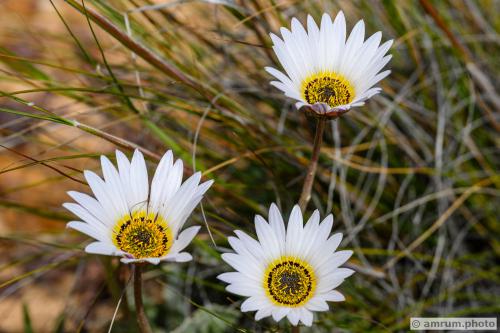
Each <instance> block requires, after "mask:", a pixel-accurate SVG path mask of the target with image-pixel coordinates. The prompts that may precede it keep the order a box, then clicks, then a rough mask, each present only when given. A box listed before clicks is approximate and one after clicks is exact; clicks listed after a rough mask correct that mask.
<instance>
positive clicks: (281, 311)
mask: <svg viewBox="0 0 500 333" xmlns="http://www.w3.org/2000/svg"><path fill="white" fill-rule="evenodd" d="M289 312H290V308H285V307H276V308H275V309H274V310H273V313H272V316H273V319H274V321H275V322H279V321H280V320H281V319H283V318H284V317H285V316H286V315H287V314H288V313H289Z"/></svg>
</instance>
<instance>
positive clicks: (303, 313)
mask: <svg viewBox="0 0 500 333" xmlns="http://www.w3.org/2000/svg"><path fill="white" fill-rule="evenodd" d="M300 321H301V322H302V323H303V324H304V325H306V326H311V325H312V322H313V313H312V312H311V311H309V310H307V309H306V308H300Z"/></svg>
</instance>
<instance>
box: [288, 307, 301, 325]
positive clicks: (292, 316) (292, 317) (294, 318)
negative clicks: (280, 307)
mask: <svg viewBox="0 0 500 333" xmlns="http://www.w3.org/2000/svg"><path fill="white" fill-rule="evenodd" d="M299 319H300V315H299V311H298V310H297V309H296V308H294V309H292V310H291V311H290V313H288V320H289V321H290V323H291V324H292V325H293V326H297V325H298V324H299Z"/></svg>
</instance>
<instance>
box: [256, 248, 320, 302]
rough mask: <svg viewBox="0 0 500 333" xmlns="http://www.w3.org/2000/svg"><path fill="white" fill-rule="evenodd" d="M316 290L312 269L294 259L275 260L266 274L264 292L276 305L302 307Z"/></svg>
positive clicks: (305, 263)
mask: <svg viewBox="0 0 500 333" xmlns="http://www.w3.org/2000/svg"><path fill="white" fill-rule="evenodd" d="M315 288H316V278H315V275H314V271H313V269H312V267H311V266H310V265H309V264H308V263H307V262H305V261H303V260H300V259H297V258H294V257H282V258H279V259H278V260H275V261H274V262H272V263H271V264H270V265H269V266H268V267H267V269H266V271H265V273H264V290H265V291H266V294H267V295H268V296H269V298H270V299H271V301H272V302H273V303H274V304H276V305H280V306H288V307H297V306H301V305H303V304H305V303H306V302H307V301H308V300H309V299H310V298H311V297H312V296H313V294H314V290H315Z"/></svg>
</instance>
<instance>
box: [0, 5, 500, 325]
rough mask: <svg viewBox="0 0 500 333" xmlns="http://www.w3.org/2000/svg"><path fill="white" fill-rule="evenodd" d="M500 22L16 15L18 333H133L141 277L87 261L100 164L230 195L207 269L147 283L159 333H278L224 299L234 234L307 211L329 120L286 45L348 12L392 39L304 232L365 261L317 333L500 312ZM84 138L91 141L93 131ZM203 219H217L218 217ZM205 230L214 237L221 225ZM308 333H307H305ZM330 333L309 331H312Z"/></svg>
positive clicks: (140, 10) (12, 301)
mask: <svg viewBox="0 0 500 333" xmlns="http://www.w3.org/2000/svg"><path fill="white" fill-rule="evenodd" d="M499 7H500V3H499V1H495V0H484V1H474V0H458V1H452V0H445V1H437V0H434V1H432V0H421V1H416V0H408V1H391V0H373V1H362V0H355V1H333V0H324V1H321V0H317V1H314V0H295V1H294V0H281V1H280V0H239V1H238V0H205V1H202V0H192V1H189V0H185V1H173V0H170V1H160V0H155V1H151V0H86V1H84V2H82V1H80V0H67V1H61V0H52V1H51V0H22V1H14V0H12V1H11V0H2V1H0V77H1V79H0V91H1V97H0V144H1V146H0V249H1V250H0V251H1V254H2V256H1V258H0V331H1V332H106V331H108V328H109V327H110V324H111V322H112V319H113V314H114V312H115V309H116V308H117V304H118V302H119V300H121V305H120V307H119V308H118V310H117V312H116V318H115V322H114V324H113V325H114V326H113V332H134V331H135V319H134V314H133V309H134V307H133V304H132V303H131V302H132V297H131V295H130V291H131V290H130V289H131V288H126V286H127V285H128V282H129V276H130V270H129V267H127V266H123V265H121V264H120V263H119V261H118V259H117V258H107V257H98V256H95V255H87V254H85V253H84V252H83V250H82V249H83V248H84V246H85V245H86V244H87V243H88V242H89V241H90V240H89V238H88V237H86V236H84V235H81V234H78V233H77V232H74V231H71V230H68V229H66V228H65V223H66V222H67V221H70V220H72V219H74V217H73V216H71V214H70V213H69V212H67V211H65V210H64V209H63V208H62V207H61V204H62V203H63V202H66V201H70V198H69V197H68V196H67V194H66V191H68V190H79V191H83V192H87V193H89V192H90V189H89V188H88V186H87V185H85V183H84V181H83V177H82V171H83V170H84V169H92V170H96V171H97V172H98V173H99V172H100V171H99V169H100V167H99V159H98V156H99V155H101V154H106V155H108V156H109V157H110V158H112V159H113V158H114V150H115V149H117V148H118V149H121V150H123V151H124V152H126V153H127V154H128V155H129V156H130V153H131V152H132V150H133V149H134V148H136V147H138V148H140V149H141V150H142V151H143V152H144V153H145V155H146V157H147V160H148V164H149V170H150V176H151V175H152V172H153V170H154V168H155V165H156V164H157V162H158V159H159V157H160V156H161V155H162V154H163V153H164V152H165V151H166V150H167V149H172V150H173V151H174V154H175V156H176V157H180V158H182V159H183V160H184V162H185V166H186V170H185V173H186V174H191V173H192V172H193V170H194V169H196V170H201V171H203V172H204V176H205V178H207V179H208V178H213V179H215V181H216V182H215V185H214V186H213V187H212V188H211V189H210V191H209V192H208V194H207V196H206V198H205V199H204V201H203V207H204V211H203V212H202V211H201V209H199V208H198V209H197V210H196V211H195V214H194V215H193V216H192V218H191V219H190V220H189V222H188V223H190V224H202V225H204V228H203V229H202V232H201V234H200V235H199V237H198V238H197V240H196V241H195V242H194V243H193V244H192V245H191V246H190V249H191V251H192V252H193V255H194V261H192V262H190V263H186V264H163V265H159V266H155V267H149V269H148V272H147V273H146V275H145V279H146V287H145V289H146V296H145V297H146V301H145V302H146V308H147V309H146V310H147V313H148V316H149V318H150V319H151V321H152V322H153V324H154V326H155V331H157V332H170V331H173V332H233V331H236V330H243V331H248V332H268V331H269V332H277V331H286V330H287V329H289V328H288V327H289V326H287V324H286V323H284V322H283V323H280V324H279V325H277V324H276V323H274V322H272V321H271V320H264V321H260V322H255V321H254V320H253V314H251V313H250V314H249V313H246V314H242V313H240V312H239V304H240V302H241V299H240V298H239V297H236V296H234V295H230V294H228V293H226V292H225V291H224V286H223V285H221V284H220V283H219V282H218V281H217V280H216V279H215V276H217V275H218V274H219V273H221V272H222V271H224V270H226V269H227V267H226V266H225V265H224V264H223V262H222V261H221V259H220V252H221V251H224V250H227V248H228V244H227V241H226V237H227V236H229V235H231V234H232V230H233V229H235V228H238V229H242V230H244V231H246V232H248V233H250V234H253V233H254V230H253V218H254V215H255V214H262V215H263V216H266V217H267V209H268V207H269V205H270V204H271V203H272V202H277V204H278V205H279V206H280V207H281V209H282V211H283V212H284V214H285V215H288V214H289V212H290V210H291V208H292V206H293V205H294V204H295V203H296V202H297V201H298V198H299V194H300V190H301V186H302V181H303V179H304V176H305V172H306V168H307V163H308V159H309V157H310V154H311V141H312V138H313V134H314V133H313V131H314V121H313V120H311V119H308V118H307V117H306V116H305V115H304V114H301V113H299V112H297V111H296V110H295V108H294V106H293V101H291V100H289V99H286V98H285V97H284V96H283V95H282V94H281V92H279V91H277V90H276V89H274V88H273V87H272V86H270V85H269V83H268V82H269V81H270V80H271V77H270V76H269V75H267V73H266V72H265V71H264V70H263V68H264V67H265V66H274V67H277V68H280V66H279V64H278V63H277V59H276V57H275V56H274V53H273V51H272V49H271V40H270V38H269V37H268V33H269V32H275V33H277V32H278V31H279V27H280V26H285V27H289V25H290V20H291V18H292V17H294V16H295V17H297V18H299V20H300V21H301V22H305V20H306V17H307V14H311V15H312V16H313V17H314V18H315V19H316V21H319V19H320V18H321V15H322V13H323V12H327V13H330V14H331V15H332V16H335V15H336V13H337V12H338V11H339V10H340V9H342V10H343V11H344V12H345V14H346V18H347V23H348V30H350V29H352V27H353V26H354V24H355V23H356V21H357V20H359V19H364V21H365V23H366V35H367V36H369V35H371V34H373V33H375V32H376V31H382V32H383V41H385V40H389V39H394V40H395V43H394V46H393V47H392V49H391V51H390V53H392V54H393V60H392V61H391V62H390V64H389V66H388V67H389V68H390V69H391V70H392V74H391V75H390V76H389V78H387V79H385V80H383V81H382V82H381V87H382V88H383V93H382V94H381V95H377V96H376V97H374V98H372V99H371V100H370V101H369V102H368V103H367V105H366V106H364V107H362V108H357V109H354V110H352V111H350V112H349V113H347V114H346V115H345V116H343V117H342V118H340V119H338V120H337V121H333V122H331V123H329V124H328V125H327V131H326V134H325V137H324V140H325V143H324V146H323V148H322V150H321V156H320V162H319V169H318V175H317V181H316V183H315V185H314V188H313V196H312V200H311V203H310V204H309V210H308V212H307V213H306V216H309V215H310V214H311V213H312V211H313V209H316V208H317V209H319V210H320V212H321V215H322V216H325V215H326V214H329V213H333V214H334V216H335V224H334V232H343V233H344V234H345V237H344V241H343V243H342V245H341V246H342V247H343V248H349V249H352V250H353V251H354V255H353V257H352V259H351V260H350V263H351V264H352V265H353V267H355V269H356V270H357V273H356V274H355V275H354V276H352V277H351V278H349V279H348V280H347V281H346V282H345V283H344V284H343V285H342V286H341V287H340V289H339V290H340V291H341V292H342V293H344V294H345V295H346V299H347V300H346V302H343V303H335V304H332V305H331V310H330V311H329V312H325V313H321V314H319V315H317V316H316V317H315V328H314V332H367V331H370V332H392V331H394V332H395V331H407V330H408V325H409V318H410V317H412V316H414V317H415V316H479V317H485V316H492V315H496V314H498V313H499V311H500V303H499V301H498V299H499V298H498V295H499V292H500V288H499V280H500V275H499V273H500V269H499V266H498V262H499V261H498V259H499V256H498V255H499V250H500V246H499V242H498V234H499V231H500V230H499V229H500V227H499V224H498V215H499V210H498V207H499V204H500V201H499V199H498V197H499V194H500V192H499V185H500V178H499V177H498V173H497V171H498V166H499V160H498V156H499V154H498V145H499V136H498V130H499V127H500V124H499V122H500V117H499V113H498V110H499V106H500V96H499V94H498V88H499V83H498V76H499V74H500V60H499V59H500V57H499V55H500V53H499V46H500V37H499V35H498V30H499V28H500V17H499V15H498V13H499V12H500V11H499V9H500V8H499ZM75 121H76V122H75ZM202 213H204V214H202ZM207 225H208V227H209V228H207V227H206V226H207ZM303 331H304V332H307V331H308V330H306V329H304V330H303ZM311 331H312V330H311Z"/></svg>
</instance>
